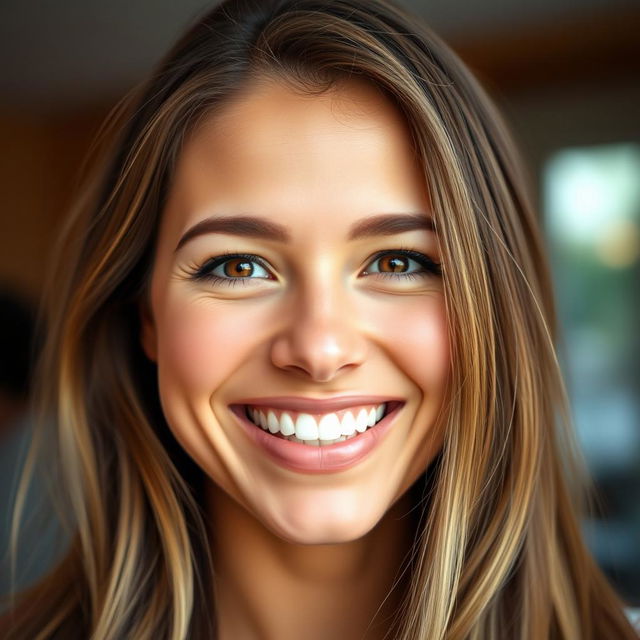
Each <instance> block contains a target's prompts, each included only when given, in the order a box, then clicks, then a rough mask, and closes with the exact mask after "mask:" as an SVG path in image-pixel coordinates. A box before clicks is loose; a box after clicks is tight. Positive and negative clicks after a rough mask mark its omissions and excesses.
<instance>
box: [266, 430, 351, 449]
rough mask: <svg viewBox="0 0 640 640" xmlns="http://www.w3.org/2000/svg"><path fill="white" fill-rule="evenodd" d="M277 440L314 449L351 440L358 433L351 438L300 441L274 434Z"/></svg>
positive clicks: (293, 437)
mask: <svg viewBox="0 0 640 640" xmlns="http://www.w3.org/2000/svg"><path fill="white" fill-rule="evenodd" d="M272 435H275V436H276V438H281V439H282V440H288V441H289V442H298V443H300V444H306V445H310V446H312V447H314V446H315V447H322V446H326V445H329V444H334V443H336V442H344V441H345V440H351V438H355V437H356V436H357V435H358V432H356V433H352V434H351V435H350V436H340V437H339V438H336V439H335V440H300V438H296V437H295V436H283V435H282V434H281V433H274V434H272Z"/></svg>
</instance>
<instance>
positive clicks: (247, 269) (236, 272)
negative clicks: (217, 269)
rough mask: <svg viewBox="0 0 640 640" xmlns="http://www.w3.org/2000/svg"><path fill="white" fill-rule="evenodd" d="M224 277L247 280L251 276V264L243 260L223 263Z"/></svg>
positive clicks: (235, 259)
mask: <svg viewBox="0 0 640 640" xmlns="http://www.w3.org/2000/svg"><path fill="white" fill-rule="evenodd" d="M223 270H224V275H225V276H229V277H230V278H248V277H249V276H252V275H253V263H252V262H250V261H249V260H245V259H244V258H234V259H233V260H227V261H226V262H225V263H224V268H223Z"/></svg>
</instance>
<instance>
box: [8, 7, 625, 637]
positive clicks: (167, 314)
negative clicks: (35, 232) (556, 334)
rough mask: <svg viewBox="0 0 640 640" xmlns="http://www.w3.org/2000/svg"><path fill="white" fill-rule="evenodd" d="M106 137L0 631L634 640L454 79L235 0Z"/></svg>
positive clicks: (534, 303)
mask: <svg viewBox="0 0 640 640" xmlns="http://www.w3.org/2000/svg"><path fill="white" fill-rule="evenodd" d="M121 121H122V123H123V125H122V133H121V134H120V136H119V137H118V138H117V143H116V145H115V148H114V150H113V152H112V153H111V155H110V156H109V158H108V161H107V163H106V165H105V168H103V169H101V170H99V171H98V172H97V174H96V175H97V177H96V179H95V181H94V182H93V183H92V184H91V185H90V187H89V188H88V189H87V191H86V194H85V195H84V197H83V198H82V199H81V200H80V201H79V203H78V206H77V207H76V209H75V211H74V212H73V215H72V216H71V218H70V223H69V226H68V228H67V229H66V230H65V234H64V237H63V241H62V243H61V245H60V246H61V247H62V250H61V251H60V252H59V258H58V262H57V266H56V269H55V271H54V273H53V279H52V283H53V284H52V285H51V286H50V287H49V292H50V300H49V301H48V308H49V341H48V344H47V349H46V350H45V353H44V356H43V360H42V364H41V370H40V388H41V397H40V406H41V407H42V408H43V410H44V411H48V412H52V411H53V412H54V413H55V416H56V421H55V422H56V428H57V432H56V441H57V443H58V448H59V450H58V451H57V452H56V456H50V457H55V458H56V459H57V460H59V472H60V474H61V476H62V481H63V485H64V487H65V488H66V494H65V495H66V498H67V506H66V509H67V511H69V512H71V513H73V521H72V523H71V524H72V527H73V531H75V537H74V538H73V541H72V544H71V547H70V551H69V553H68V555H67V556H66V558H65V559H64V561H63V562H62V563H61V564H60V565H59V566H58V567H57V569H56V570H55V571H54V572H53V573H52V574H50V575H49V576H48V577H47V578H46V579H45V580H44V581H43V582H42V583H41V584H40V585H38V586H37V587H35V588H34V589H33V590H32V591H31V592H30V593H28V594H26V596H24V597H23V598H22V600H21V601H20V602H19V604H18V605H16V607H15V608H14V611H13V613H12V614H11V616H10V617H9V618H7V621H8V623H7V624H8V625H9V628H10V631H8V632H7V637H11V638H49V637H56V638H58V637H59V638H67V637H68V638H78V637H83V638H84V637H91V638H96V639H97V638H100V639H107V638H109V639H114V638H171V639H172V640H178V639H183V638H213V637H217V638H220V639H222V640H226V639H228V638H243V639H244V638H247V639H252V638H279V639H280V638H285V639H287V638H300V637H304V638H311V639H321V638H327V637H332V638H349V639H351V638H360V637H366V638H383V637H391V638H402V639H409V638H412V639H417V638H428V639H432V638H433V639H437V638H451V639H452V638H477V639H480V638H483V639H492V640H493V639H495V638H521V639H525V638H526V639H531V640H533V639H536V640H538V639H540V638H566V639H569V638H576V639H577V638H581V639H584V638H594V639H595V638H632V637H634V634H633V631H632V629H631V628H630V626H629V625H628V623H627V622H626V620H625V618H624V614H623V610H622V605H621V603H620V601H619V600H618V599H617V597H616V596H615V594H614V593H613V591H612V590H611V588H610V587H609V586H608V585H607V583H606V581H605V579H604V578H603V577H602V575H601V573H600V572H599V570H598V569H597V567H596V566H595V565H594V563H593V561H592V560H591V558H590V557H589V555H588V553H587V551H586V550H585V547H584V544H583V542H582V540H581V537H580V533H579V528H578V524H577V519H576V513H575V505H576V501H577V500H578V498H579V492H578V489H579V488H578V487H577V486H574V485H577V484H578V483H577V482H576V481H575V479H576V478H577V477H578V467H577V464H576V462H575V454H574V452H573V448H572V447H573V445H572V441H571V438H570V435H569V432H568V430H567V427H566V426H563V425H564V424H565V422H566V421H565V422H561V424H557V422H558V421H557V417H558V415H563V406H564V398H563V394H562V391H561V389H562V385H561V380H560V377H559V373H558V368H557V362H556V358H555V354H554V349H553V343H552V339H553V325H552V318H553V308H552V302H551V290H550V283H549V277H548V273H547V270H546V266H545V261H544V258H543V255H542V250H541V243H540V239H539V235H538V230H537V224H536V220H535V215H534V213H533V211H532V210H531V208H530V206H529V204H528V202H527V200H526V198H525V196H524V188H523V185H522V182H523V181H522V177H521V175H520V172H519V162H518V159H517V158H516V155H515V154H514V152H513V150H512V148H511V145H510V142H509V139H508V137H507V135H506V134H505V132H504V129H503V128H502V125H501V122H500V119H499V117H498V115H497V114H496V113H495V111H494V110H493V108H492V107H491V105H490V103H489V101H488V100H487V98H486V97H485V95H484V94H483V92H482V90H481V89H480V88H479V87H478V86H477V84H476V83H475V81H474V80H473V78H471V77H470V75H469V74H468V72H467V71H466V70H465V68H464V67H463V65H462V64H461V63H460V62H459V61H458V60H457V58H456V57H455V56H454V55H453V54H452V53H451V52H450V51H449V50H448V49H447V48H446V47H445V46H444V45H443V44H442V43H441V42H440V41H439V40H438V39H437V38H436V37H435V36H434V35H433V34H432V33H431V32H430V31H428V30H427V29H425V28H424V27H422V26H420V25H416V24H415V22H414V20H413V19H412V18H411V17H408V16H406V15H405V14H404V13H403V12H401V11H400V10H399V9H397V8H395V7H394V6H393V5H390V4H387V3H383V2H380V1H378V0H373V1H372V0H367V1H365V0H332V1H331V2H327V1H324V0H270V1H268V2H265V1H264V0H244V1H241V0H232V1H227V2H224V3H223V4H222V5H220V6H219V7H218V8H216V9H215V10H213V11H212V12H211V13H210V14H209V15H207V16H206V17H205V18H203V19H202V20H201V21H200V22H199V23H198V24H197V25H196V26H195V27H193V29H191V31H190V32H189V33H187V34H186V35H185V36H184V37H183V38H182V40H181V41H180V42H179V43H178V44H177V45H176V46H175V48H174V49H173V50H172V51H171V52H170V53H169V55H168V56H167V57H166V59H165V60H164V61H163V62H162V64H161V65H160V66H159V68H158V69H157V71H156V72H155V74H154V75H153V77H152V78H151V79H150V80H149V82H148V83H147V84H146V86H145V87H143V88H142V89H141V91H140V92H139V95H137V96H136V97H134V98H133V99H132V102H131V104H130V105H129V106H128V108H126V109H125V110H124V112H123V115H122V118H121ZM54 285H55V286H54ZM176 441H177V442H176ZM178 443H179V444H178Z"/></svg>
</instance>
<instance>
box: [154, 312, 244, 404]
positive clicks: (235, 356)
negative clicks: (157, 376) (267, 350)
mask: <svg viewBox="0 0 640 640" xmlns="http://www.w3.org/2000/svg"><path fill="white" fill-rule="evenodd" d="M158 325H159V332H158V366H159V368H160V370H161V373H162V375H163V377H164V378H165V380H167V381H170V382H173V383H177V384H178V385H180V386H182V387H183V390H184V391H185V392H188V393H205V394H210V393H211V392H212V391H213V390H215V389H216V388H217V387H218V386H219V385H220V384H221V383H222V382H223V381H224V380H225V378H227V377H228V376H229V375H230V374H231V373H232V372H233V371H234V370H235V369H236V368H237V367H238V366H239V364H240V363H241V362H242V361H243V359H244V358H245V357H247V355H248V354H250V353H251V349H252V348H253V346H254V344H255V339H256V338H255V331H252V328H255V317H252V315H251V314H247V313H244V314H243V313H239V312H238V309H237V308H232V307H231V305H230V304H228V303H225V302H220V301H212V300H210V299H201V300H195V301H194V300H189V301H185V300H180V299H176V300H175V301H172V302H171V303H169V304H168V305H167V306H166V308H165V310H164V313H162V315H161V319H160V322H159V323H158Z"/></svg>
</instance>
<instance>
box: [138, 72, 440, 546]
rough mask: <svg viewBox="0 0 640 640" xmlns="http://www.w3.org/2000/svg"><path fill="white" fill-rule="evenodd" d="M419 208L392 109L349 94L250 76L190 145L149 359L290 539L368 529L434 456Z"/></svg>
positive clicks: (433, 270) (429, 256)
mask: <svg viewBox="0 0 640 640" xmlns="http://www.w3.org/2000/svg"><path fill="white" fill-rule="evenodd" d="M429 208H430V204H429V199H428V196H427V192H426V187H425V181H424V177H423V176H422V174H421V170H420V167H419V165H418V164H417V162H416V161H415V160H414V155H413V153H412V148H411V143H410V135H409V132H408V130H407V127H406V124H405V123H404V121H403V119H402V117H401V115H400V113H399V112H398V111H397V109H396V108H395V107H394V106H393V105H392V104H391V103H390V102H389V101H388V99H386V98H385V97H383V96H382V95H381V93H380V92H379V91H377V90H376V89H375V88H373V87H371V86H369V85H367V84H364V83H360V82H355V81H349V82H348V83H346V84H342V85H340V86H339V88H337V89H336V90H335V91H332V92H328V93H325V94H323V95H321V96H306V95H301V94H300V93H296V92H294V91H292V89H290V88H288V87H287V86H286V85H284V84H282V83H278V82H275V81H272V82H267V81H264V82H261V83H259V84H256V85H254V86H253V87H252V88H251V89H250V90H249V91H247V92H245V93H244V94H243V96H242V97H240V98H238V99H237V100H235V101H234V102H233V103H230V104H228V105H227V106H226V107H225V109H224V110H223V111H222V112H221V113H219V114H217V115H215V116H214V117H211V118H210V119H209V120H207V121H205V122H204V123H203V124H202V125H201V126H200V127H199V128H198V130H197V131H196V132H195V133H194V134H193V135H192V136H191V138H190V139H189V140H187V142H186V144H185V146H184V148H183V151H182V154H181V156H180V158H179V162H178V166H177V170H176V174H175V177H174V181H173V183H172V186H171V190H170V193H169V198H168V202H167V206H166V209H165V211H164V212H163V218H162V224H161V228H160V233H159V240H158V245H157V251H156V257H155V262H154V267H153V275H152V282H151V297H150V300H151V304H150V309H149V310H148V311H147V312H146V313H143V328H142V340H143V346H144V349H145V352H146V353H147V355H148V356H149V357H150V358H151V359H153V360H154V361H156V362H157V364H158V376H159V391H160V398H161V402H162V406H163V410H164V413H165V416H166V418H167V421H168V423H169V426H170V427H171V429H172V431H173V432H174V434H175V436H176V437H177V439H178V440H179V441H180V443H181V444H182V446H183V447H184V448H185V449H186V451H187V452H188V453H189V454H190V455H191V456H192V457H193V458H194V459H195V460H196V462H197V463H198V464H199V465H200V466H201V467H202V468H203V469H204V470H205V472H206V473H207V474H208V475H209V477H210V478H211V479H212V480H213V481H214V482H215V483H216V485H217V486H218V487H219V488H220V489H222V490H223V491H224V492H226V494H228V496H230V497H231V498H232V499H233V500H235V501H236V502H237V503H239V504H240V505H242V506H243V507H244V508H245V509H247V510H248V511H249V512H250V513H251V514H253V515H254V516H255V517H256V518H257V519H258V520H259V521H260V522H261V523H262V524H264V525H265V526H266V527H267V528H268V529H270V530H271V531H272V532H273V533H275V534H277V535H278V536H280V537H282V538H284V539H286V540H289V541H295V542H300V543H328V542H342V541H348V540H354V539H357V538H358V537H360V536H362V535H364V534H365V533H367V532H368V531H369V530H370V529H371V528H372V527H374V526H375V525H376V523H377V522H379V521H380V519H381V518H382V517H383V516H384V514H385V513H386V512H387V511H388V509H389V508H390V506H391V505H392V504H393V503H394V502H395V501H396V500H397V499H398V498H399V497H400V496H401V495H402V494H403V493H405V491H406V490H407V489H408V488H409V487H410V486H411V485H412V484H413V483H414V481H415V480H416V479H417V478H418V476H419V475H420V474H421V473H423V472H424V470H425V469H426V467H427V465H428V464H429V462H430V461H431V460H432V459H433V457H434V456H435V455H436V453H437V452H438V450H439V449H440V447H441V442H442V434H441V432H440V429H438V428H437V425H436V416H437V414H438V411H439V409H440V407H441V405H442V402H443V398H444V393H445V387H446V382H447V376H448V371H449V367H450V348H449V342H448V332H447V325H446V318H445V305H444V296H443V289H442V279H441V276H440V273H439V267H438V262H439V255H438V244H437V239H436V236H435V233H434V232H433V230H432V229H431V225H430V222H429V221H430V217H429ZM261 414H262V415H261ZM261 420H262V422H263V426H264V428H262V427H261V426H257V425H256V424H254V422H257V423H258V424H260V422H261ZM372 424H373V425H374V426H371V425H372ZM285 436H287V438H286V439H285ZM296 440H297V441H296ZM334 440H337V442H333V443H330V442H328V441H334Z"/></svg>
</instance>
